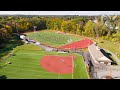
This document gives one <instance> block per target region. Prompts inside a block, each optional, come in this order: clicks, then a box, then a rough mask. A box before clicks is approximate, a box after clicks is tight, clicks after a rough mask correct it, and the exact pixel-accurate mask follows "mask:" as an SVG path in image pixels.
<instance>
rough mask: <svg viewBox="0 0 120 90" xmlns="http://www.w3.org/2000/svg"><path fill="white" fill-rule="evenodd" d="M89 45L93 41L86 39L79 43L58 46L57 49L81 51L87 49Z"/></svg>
mask: <svg viewBox="0 0 120 90" xmlns="http://www.w3.org/2000/svg"><path fill="white" fill-rule="evenodd" d="M91 44H93V41H91V40H90V39H87V38H86V39H84V40H81V41H77V42H73V43H71V44H67V45H64V46H60V47H59V49H83V48H87V47H88V46H89V45H91Z"/></svg>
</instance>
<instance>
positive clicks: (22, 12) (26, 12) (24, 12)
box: [0, 11, 120, 15]
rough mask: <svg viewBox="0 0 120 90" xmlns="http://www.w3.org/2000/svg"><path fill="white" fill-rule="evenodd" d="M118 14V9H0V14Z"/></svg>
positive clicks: (119, 13) (119, 12)
mask: <svg viewBox="0 0 120 90" xmlns="http://www.w3.org/2000/svg"><path fill="white" fill-rule="evenodd" d="M4 14H8V15H15V14H23V15H104V14H107V15H120V11H0V15H4Z"/></svg>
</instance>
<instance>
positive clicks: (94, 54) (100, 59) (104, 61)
mask: <svg viewBox="0 0 120 90" xmlns="http://www.w3.org/2000/svg"><path fill="white" fill-rule="evenodd" d="M88 51H89V53H90V57H91V62H92V64H93V66H98V67H99V66H100V65H101V66H104V65H111V62H112V61H111V60H110V59H109V58H107V57H106V56H105V55H104V54H103V53H102V52H101V50H100V48H99V47H98V46H96V45H95V44H91V45H90V46H88Z"/></svg>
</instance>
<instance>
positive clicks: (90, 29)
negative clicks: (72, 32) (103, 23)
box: [83, 20, 96, 37]
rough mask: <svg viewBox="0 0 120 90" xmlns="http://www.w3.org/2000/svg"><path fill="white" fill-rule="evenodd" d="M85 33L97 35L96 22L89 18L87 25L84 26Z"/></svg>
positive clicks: (92, 35)
mask: <svg viewBox="0 0 120 90" xmlns="http://www.w3.org/2000/svg"><path fill="white" fill-rule="evenodd" d="M83 34H84V35H86V36H90V37H95V36H96V32H95V23H94V22H93V21H92V20H89V21H88V22H87V23H86V24H85V26H84V32H83Z"/></svg>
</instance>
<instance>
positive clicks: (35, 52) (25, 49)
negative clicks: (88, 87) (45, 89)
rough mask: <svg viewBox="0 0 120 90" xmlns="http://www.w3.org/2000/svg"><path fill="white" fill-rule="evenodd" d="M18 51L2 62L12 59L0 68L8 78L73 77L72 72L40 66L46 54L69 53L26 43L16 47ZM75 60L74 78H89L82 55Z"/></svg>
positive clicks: (2, 73) (0, 73)
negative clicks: (49, 50)
mask: <svg viewBox="0 0 120 90" xmlns="http://www.w3.org/2000/svg"><path fill="white" fill-rule="evenodd" d="M14 50H15V51H17V52H16V53H15V55H14V56H11V57H9V58H8V59H6V60H4V61H2V62H0V64H1V65H3V64H5V63H6V62H8V61H10V62H12V64H8V65H6V66H5V67H2V68H1V69H0V75H1V77H0V78H2V75H3V76H4V77H6V78H7V79H71V78H72V74H61V75H58V74H55V73H51V72H47V71H46V70H44V69H43V68H42V67H41V66H40V59H41V58H42V57H43V56H44V55H61V56H63V55H69V54H68V53H57V52H45V51H43V50H41V49H40V48H39V47H38V46H34V45H29V44H24V45H22V46H18V47H16V48H15V49H14ZM75 55H76V56H77V58H76V60H74V66H75V68H74V74H73V76H74V79H87V78H88V76H87V72H86V69H85V65H84V60H83V58H82V56H80V55H77V54H75Z"/></svg>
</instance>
